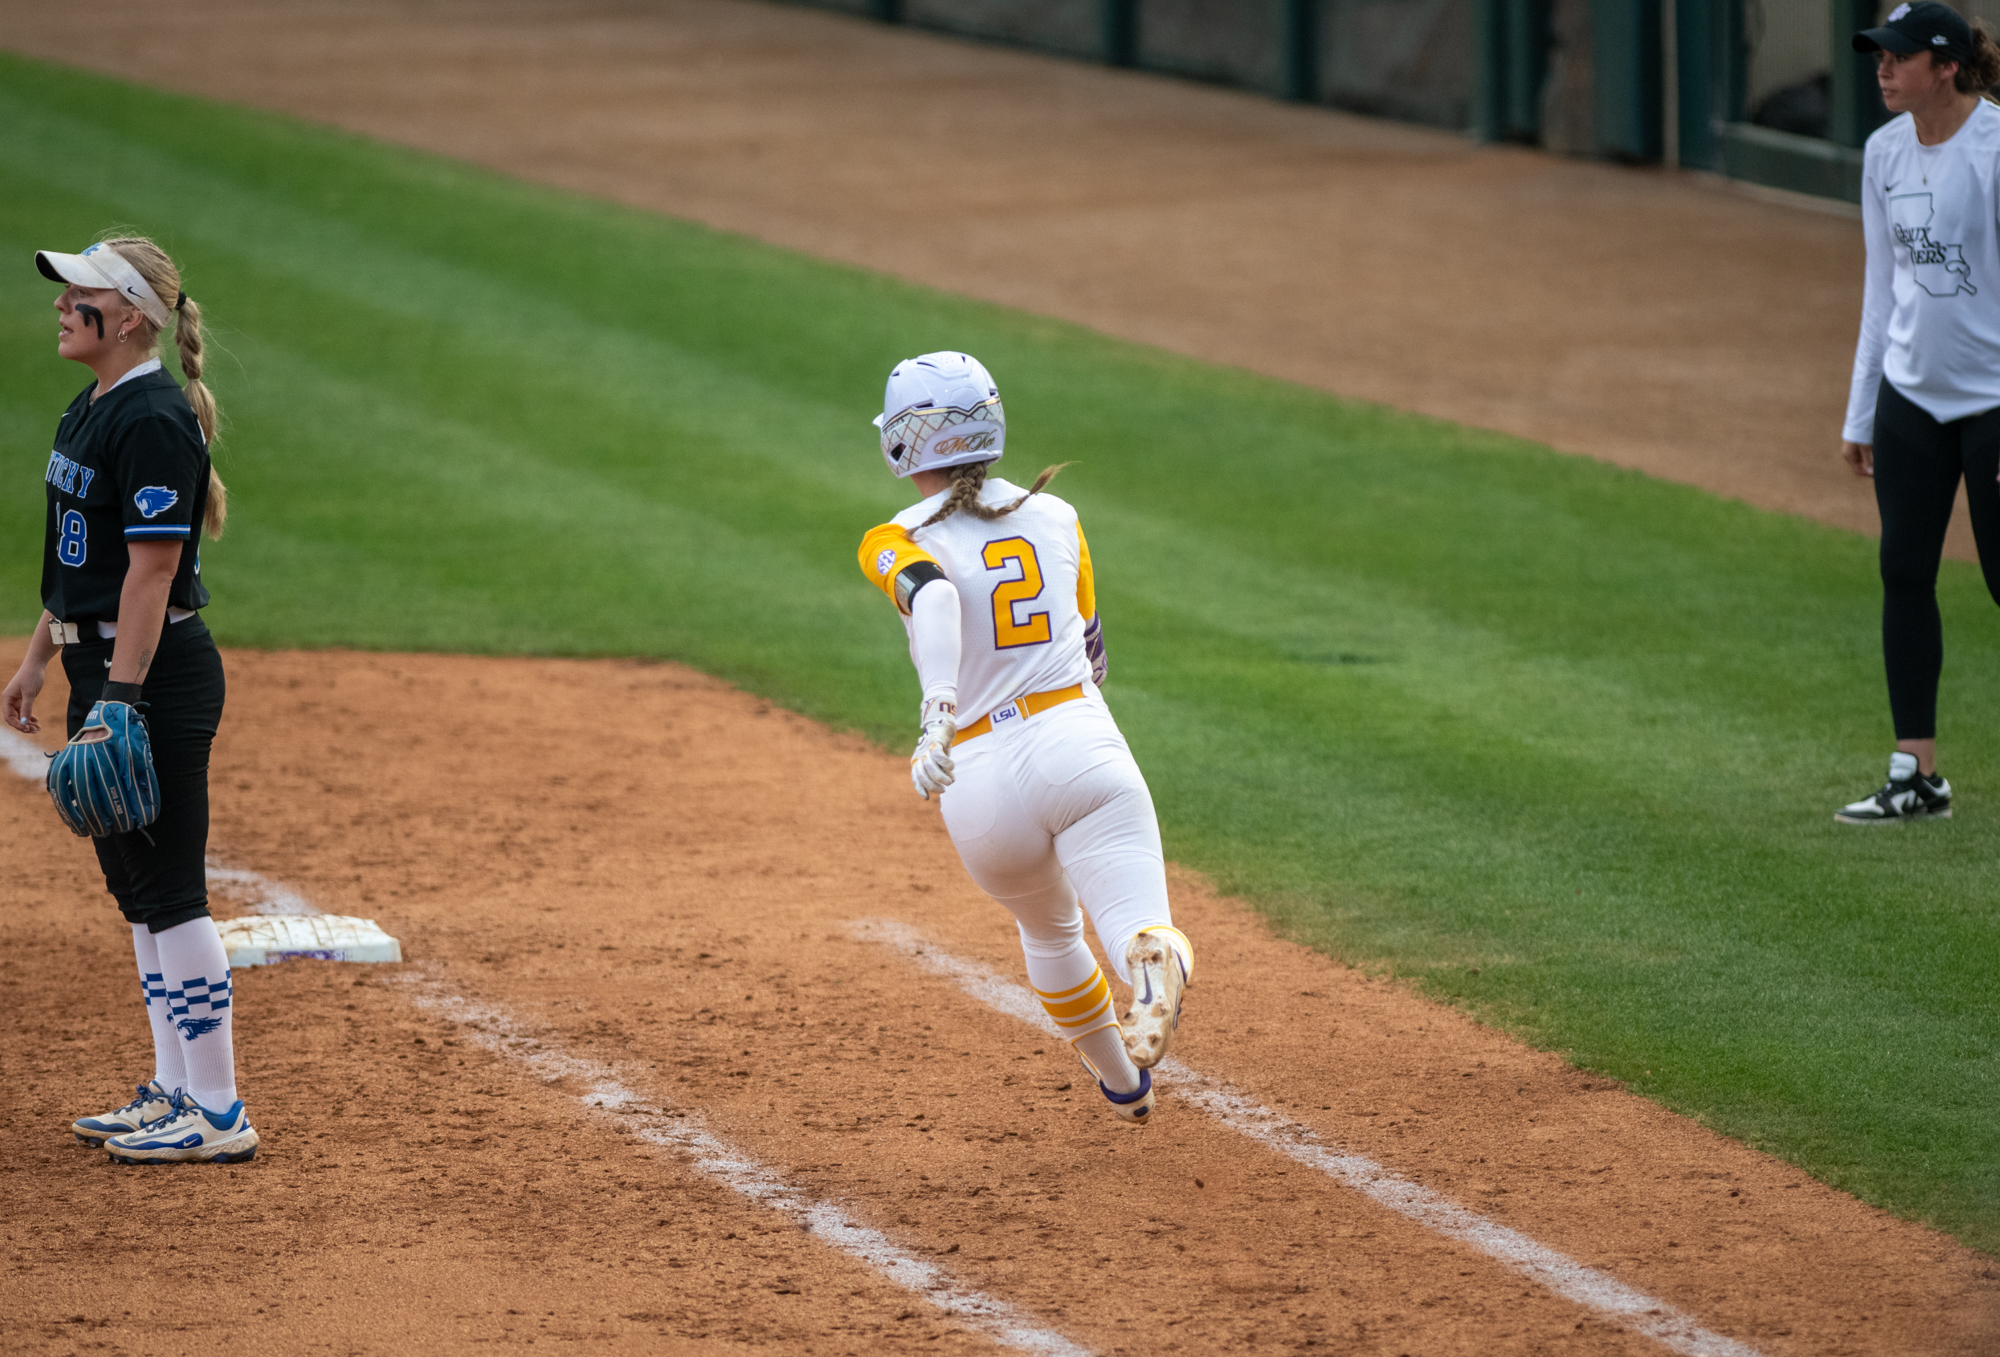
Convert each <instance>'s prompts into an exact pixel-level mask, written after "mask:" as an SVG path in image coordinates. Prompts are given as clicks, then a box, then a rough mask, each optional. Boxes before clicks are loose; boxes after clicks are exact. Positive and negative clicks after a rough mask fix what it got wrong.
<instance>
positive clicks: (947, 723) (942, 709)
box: [910, 698, 958, 801]
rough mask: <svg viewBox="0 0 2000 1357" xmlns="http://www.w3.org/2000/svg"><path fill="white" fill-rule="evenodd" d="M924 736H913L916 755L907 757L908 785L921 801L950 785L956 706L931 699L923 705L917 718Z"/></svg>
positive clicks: (956, 732)
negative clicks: (915, 739) (908, 767)
mask: <svg viewBox="0 0 2000 1357" xmlns="http://www.w3.org/2000/svg"><path fill="white" fill-rule="evenodd" d="M921 720H922V722H923V727H924V733H923V734H922V735H920V736H918V737H917V748H916V752H915V753H913V754H911V755H910V785H911V786H913V787H915V788H916V789H917V795H918V796H921V797H922V798H923V799H924V800H926V801H928V800H930V799H931V795H932V793H934V792H937V793H941V792H943V791H944V789H945V788H946V787H949V786H950V785H951V784H952V776H951V768H952V764H951V742H952V737H954V736H955V735H957V734H958V704H957V703H955V702H946V701H944V700H942V699H940V698H932V699H931V700H930V701H928V702H926V703H924V710H923V715H922V717H921Z"/></svg>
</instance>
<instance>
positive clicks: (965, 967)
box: [852, 919, 1761, 1357]
mask: <svg viewBox="0 0 2000 1357" xmlns="http://www.w3.org/2000/svg"><path fill="white" fill-rule="evenodd" d="M852 927H853V929H854V931H855V934H856V936H858V937H861V938H864V939H867V940H869V941H872V942H879V943H882V944H884V945H886V946H889V947H893V948H895V949H896V950H898V951H900V952H902V953H904V954H905V955H907V956H910V957H911V958H913V959H914V960H916V962H917V963H918V964H919V965H921V966H923V967H924V968H925V969H926V970H929V971H931V972H933V973H935V974H938V975H942V976H945V977H947V978H949V979H951V980H953V981H956V982H957V984H958V986H959V988H960V989H962V990H964V991H965V992H966V993H967V994H969V995H971V996H972V997H973V998H975V999H977V1000H979V1001H980V1002H981V1003H983V1004H985V1005H987V1006H988V1007H989V1008H994V1009H998V1010H999V1011H1000V1012H1002V1013H1005V1014H1006V1015H1008V1016H1009V1017H1012V1018H1019V1019H1020V1020H1021V1021H1022V1022H1025V1023H1027V1024H1029V1025H1030V1026H1032V1027H1035V1028H1037V1029H1039V1030H1041V1031H1044V1032H1047V1033H1048V1034H1050V1035H1052V1036H1058V1037H1059V1036H1061V1035H1062V1033H1061V1031H1060V1030H1059V1029H1058V1028H1057V1027H1056V1025H1055V1024H1054V1023H1053V1022H1051V1021H1050V1020H1049V1016H1048V1014H1046V1013H1045V1012H1043V1011H1042V1006H1041V1004H1040V1003H1039V1002H1037V1001H1036V999H1035V996H1034V995H1033V994H1031V993H1030V992H1029V991H1028V990H1027V988H1026V987H1024V986H1021V985H1017V984H1014V983H1013V982H1012V981H1009V980H1003V979H1001V978H1000V977H999V976H997V975H995V974H994V973H993V972H991V971H989V970H987V969H986V968H985V967H984V966H980V965H978V964H977V963H974V962H970V961H964V960H961V959H960V958H958V957H955V956H952V955H951V954H950V953H948V952H945V951H942V950H940V949H939V948H937V947H936V946H934V945H933V944H931V943H930V942H929V941H928V940H926V939H925V938H924V937H923V935H922V934H920V933H918V932H917V931H916V930H915V929H913V928H911V927H910V926H909V925H907V924H904V923H900V922H898V921H896V920H893V919H864V920H860V921H858V922H856V923H855V924H853V925H852ZM1160 1073H1162V1074H1164V1075H1166V1076H1167V1077H1168V1078H1169V1079H1171V1080H1173V1081H1174V1082H1175V1084H1176V1085H1177V1086H1178V1087H1177V1088H1176V1096H1178V1097H1179V1098H1181V1099H1182V1100H1184V1101H1186V1102H1188V1103H1191V1104H1193V1105H1194V1106H1196V1107H1199V1108H1200V1109H1201V1110H1202V1111H1204V1112H1206V1113H1208V1114H1209V1115H1210V1116H1212V1117H1214V1118H1215V1119H1216V1120H1217V1121H1219V1122H1221V1123H1222V1124H1223V1125H1224V1126H1227V1127H1228V1128H1229V1129H1230V1130H1232V1131H1235V1132H1238V1133H1239V1134H1241V1135H1244V1136H1247V1137H1249V1138H1250V1139H1252V1140H1254V1141H1256V1142H1257V1143H1259V1144H1260V1145H1264V1146H1266V1147H1267V1148H1269V1149H1272V1150H1275V1151H1277V1152H1278V1153H1279V1154H1282V1155H1284V1156H1285V1157H1286V1158H1288V1159H1291V1160H1293V1161H1294V1162H1296V1163H1299V1164H1303V1165H1305V1166H1306V1167H1307V1168H1312V1169H1317V1170H1319V1171H1320V1172H1321V1173H1324V1174H1326V1175H1327V1176H1329V1177H1331V1178H1333V1179H1334V1180H1335V1181H1337V1182H1339V1183H1340V1184H1341V1185H1343V1186H1345V1187H1350V1188H1352V1189H1354V1190H1355V1191H1356V1192H1359V1193H1361V1194H1362V1195H1363V1196H1365V1197H1367V1198H1368V1199H1369V1200H1370V1201H1373V1202H1375V1203H1377V1204H1378V1205H1381V1206H1386V1207H1388V1208H1389V1209H1390V1210H1391V1211H1394V1212H1396V1213H1397V1214H1398V1215H1401V1216H1405V1217H1407V1218H1408V1219H1410V1220H1413V1221H1415V1222H1416V1223H1417V1224H1419V1225H1422V1226H1425V1227H1426V1228H1428V1229H1431V1230H1435V1231H1436V1232H1437V1233H1439V1234H1441V1235H1444V1236H1445V1237H1446V1238H1448V1239H1453V1240H1457V1241H1458V1242H1459V1243H1462V1244H1467V1245H1470V1246H1471V1247H1472V1248H1475V1249H1477V1250H1479V1251H1480V1252H1481V1253H1484V1254H1486V1255H1487V1256H1488V1257H1490V1258H1494V1259H1497V1260H1498V1261H1500V1262H1502V1263H1505V1264H1506V1265H1507V1266H1509V1267H1511V1268H1513V1269H1514V1270H1515V1271H1517V1272H1519V1273H1521V1274H1522V1275H1523V1276H1526V1277H1528V1278H1530V1279H1531V1280H1533V1281H1536V1282H1538V1283H1540V1284H1541V1285H1543V1286H1545V1287H1547V1288H1548V1289H1549V1290H1551V1291H1553V1292H1555V1293H1556V1294H1557V1295H1558V1296H1561V1297H1563V1298H1564V1299H1565V1300H1570V1301H1574V1302H1575V1303H1576V1304H1578V1305H1581V1306H1584V1307H1585V1308H1587V1309H1590V1310H1594V1311H1596V1312H1597V1313H1598V1314H1600V1315H1602V1316H1604V1317H1605V1318H1607V1319H1609V1320H1611V1321H1612V1322H1614V1323H1616V1324H1620V1325H1622V1326H1624V1327H1625V1328H1628V1329H1631V1330H1632V1331H1634V1332H1635V1333H1640V1334H1643V1335H1645V1336H1646V1337H1647V1338H1650V1339H1652V1340H1654V1341H1655V1342H1657V1343H1659V1344H1661V1345H1662V1346H1663V1347H1665V1348H1667V1349H1668V1350H1669V1351H1672V1352H1677V1353H1680V1354H1682V1357H1761V1354H1759V1353H1758V1351H1757V1349H1755V1348H1753V1347H1750V1346H1749V1345H1748V1344H1745V1343H1739V1342H1737V1341H1736V1340H1735V1339H1733V1338H1725V1337H1724V1336H1723V1335H1721V1334H1719V1333H1712V1332H1710V1331H1709V1330H1707V1329H1704V1328H1702V1327H1701V1325H1700V1324H1698V1323H1697V1322H1696V1321H1695V1319H1694V1317H1693V1316H1692V1315H1689V1314H1686V1313H1685V1312H1683V1311H1680V1310H1677V1309H1675V1308H1674V1307H1673V1306H1671V1305H1668V1304H1667V1303H1666V1302H1664V1301H1661V1300H1656V1299H1654V1298H1653V1297H1652V1296H1649V1295H1647V1294H1646V1293H1645V1292H1643V1291H1640V1290H1638V1289H1637V1288H1636V1287H1631V1286H1627V1285H1626V1284H1625V1283H1623V1282H1621V1281H1619V1280H1618V1279H1617V1278H1616V1277H1613V1276H1610V1275H1609V1274H1607V1273H1603V1272H1599V1271H1598V1270H1597V1269H1595V1268H1592V1267H1586V1266H1585V1265H1584V1264H1582V1263H1579V1262H1577V1261H1576V1260H1575V1259H1573V1258H1570V1257H1568V1256H1567V1255H1565V1254H1561V1253H1558V1252H1557V1251H1556V1250H1554V1249H1551V1248H1549V1247H1547V1246H1546V1245H1543V1244H1539V1243H1536V1242H1535V1241H1534V1240H1533V1239H1530V1238H1529V1237H1528V1236H1527V1235H1524V1234H1522V1233H1521V1232H1520V1231H1519V1230H1515V1229H1510V1228H1509V1227H1507V1226H1505V1225H1500V1224H1497V1223H1495V1222H1494V1221H1491V1220H1488V1219H1487V1218H1486V1217H1484V1216H1481V1215H1478V1214H1477V1213H1475V1212H1472V1211H1468V1210H1466V1209H1465V1208H1464V1207H1462V1206H1460V1205H1458V1204H1457V1203H1456V1202H1454V1201H1452V1200H1451V1199H1450V1198H1448V1197H1445V1196H1443V1195H1441V1194H1440V1193H1437V1192H1434V1191H1432V1190H1431V1189H1430V1188H1427V1187H1424V1186H1423V1185H1422V1184H1420V1183H1413V1182H1411V1181H1410V1180H1409V1179H1407V1178H1403V1177H1400V1176H1398V1175H1397V1174H1395V1173H1392V1172H1390V1171H1389V1170H1388V1169H1386V1168H1384V1167H1382V1165H1380V1164H1378V1163H1376V1162H1375V1161H1374V1160H1372V1159H1369V1158H1367V1157H1366V1156H1364V1155H1358V1154H1353V1153H1350V1152H1348V1151H1346V1150H1342V1149H1340V1148H1338V1147H1337V1146H1331V1145H1328V1144H1326V1143H1325V1142H1324V1141H1322V1140H1321V1139H1320V1138H1319V1136H1318V1135H1317V1134H1316V1133H1315V1132H1314V1131H1313V1130H1312V1129H1311V1128H1310V1127H1306V1126H1301V1125H1300V1124H1298V1123H1297V1122H1295V1121H1291V1120H1290V1119H1288V1118H1285V1117H1281V1116H1279V1115H1278V1114H1277V1113H1275V1112H1273V1111H1272V1110H1271V1109H1270V1108H1268V1107H1264V1106H1262V1105H1261V1104H1259V1103H1258V1102H1256V1101H1255V1100H1254V1099H1252V1098H1250V1097H1248V1096H1246V1095H1245V1094H1242V1093H1240V1092H1238V1091H1237V1090H1235V1089H1233V1088H1231V1087H1230V1086H1229V1085H1228V1084H1226V1083H1224V1082H1223V1081H1221V1080H1217V1079H1211V1078H1209V1077H1207V1076H1206V1075H1202V1074H1199V1073H1197V1072H1196V1071H1195V1070H1193V1069H1191V1068H1190V1067H1189V1066H1187V1065H1186V1064H1184V1063H1183V1062H1182V1061H1180V1060H1179V1059H1178V1058H1170V1059H1168V1060H1167V1061H1165V1062H1164V1063H1162V1065H1161V1066H1160Z"/></svg>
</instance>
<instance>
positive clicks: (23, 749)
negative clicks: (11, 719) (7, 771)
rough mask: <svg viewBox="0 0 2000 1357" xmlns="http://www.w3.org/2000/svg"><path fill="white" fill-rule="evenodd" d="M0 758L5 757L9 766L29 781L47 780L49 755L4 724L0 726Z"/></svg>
mask: <svg viewBox="0 0 2000 1357" xmlns="http://www.w3.org/2000/svg"><path fill="white" fill-rule="evenodd" d="M0 759H5V760H6V761H7V766H8V767H9V768H12V769H13V770H14V771H15V772H17V773H19V774H20V775H21V776H22V777H24V778H27V779H28V780H29V781H31V782H41V783H46V782H47V781H48V778H49V756H48V755H47V754H44V753H43V752H42V747H41V746H40V745H38V744H36V743H35V742H34V741H33V740H31V739H29V738H28V737H27V736H25V735H16V734H15V733H14V732H13V731H11V730H8V729H7V728H6V727H5V726H0Z"/></svg>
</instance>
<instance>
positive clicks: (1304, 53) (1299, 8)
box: [1284, 0, 1319, 103]
mask: <svg viewBox="0 0 2000 1357" xmlns="http://www.w3.org/2000/svg"><path fill="white" fill-rule="evenodd" d="M1284 17H1285V32H1284V39H1285V97H1286V98H1287V99H1297V100H1298V101H1299V102H1301V103H1311V102H1312V101H1313V100H1315V99H1317V98H1319V0H1285V16H1284Z"/></svg>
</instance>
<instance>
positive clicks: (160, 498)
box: [132, 485, 181, 518]
mask: <svg viewBox="0 0 2000 1357" xmlns="http://www.w3.org/2000/svg"><path fill="white" fill-rule="evenodd" d="M132 502H133V503H134V504H136V505H138V506H139V512H140V513H142V514H144V515H145V516H146V517H147V518H158V517H159V516H160V515H161V514H163V513H165V512H166V511H167V510H169V509H171V508H173V507H174V506H175V505H176V504H179V503H180V502H181V496H180V492H179V491H178V490H169V489H168V488H167V487H166V486H164V485H145V486H141V487H139V490H138V492H137V493H136V494H134V495H133V496H132Z"/></svg>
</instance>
